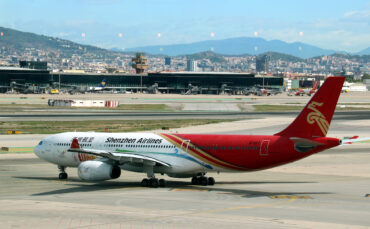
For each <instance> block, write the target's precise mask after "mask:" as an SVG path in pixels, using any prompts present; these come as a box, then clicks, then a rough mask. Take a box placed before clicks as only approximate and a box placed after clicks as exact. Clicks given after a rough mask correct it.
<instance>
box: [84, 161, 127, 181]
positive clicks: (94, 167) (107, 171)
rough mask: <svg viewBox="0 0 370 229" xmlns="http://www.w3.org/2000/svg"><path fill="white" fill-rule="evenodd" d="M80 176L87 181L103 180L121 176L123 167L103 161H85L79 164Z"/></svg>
mask: <svg viewBox="0 0 370 229" xmlns="http://www.w3.org/2000/svg"><path fill="white" fill-rule="evenodd" d="M78 176H79V177H80V178H81V179H82V180H87V181H103V180H109V179H116V178H118V177H120V176H121V168H120V167H118V166H114V165H111V164H108V163H105V162H102V161H84V162H82V163H81V164H80V165H79V166H78Z"/></svg>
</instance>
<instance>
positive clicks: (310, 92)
mask: <svg viewBox="0 0 370 229" xmlns="http://www.w3.org/2000/svg"><path fill="white" fill-rule="evenodd" d="M317 86H319V82H318V81H316V82H315V84H314V85H313V88H311V89H302V88H299V89H298V90H297V91H296V93H295V95H296V96H303V95H308V96H311V95H313V94H315V93H316V90H317Z"/></svg>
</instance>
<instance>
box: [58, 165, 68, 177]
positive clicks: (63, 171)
mask: <svg viewBox="0 0 370 229" xmlns="http://www.w3.org/2000/svg"><path fill="white" fill-rule="evenodd" d="M58 169H59V171H60V173H59V180H66V179H67V178H68V174H67V173H66V167H65V166H61V165H58Z"/></svg>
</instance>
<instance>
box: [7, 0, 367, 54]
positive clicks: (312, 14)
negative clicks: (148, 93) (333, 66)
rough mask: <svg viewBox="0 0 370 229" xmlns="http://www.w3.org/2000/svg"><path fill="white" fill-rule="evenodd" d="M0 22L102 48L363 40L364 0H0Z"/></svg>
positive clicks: (334, 44)
mask: <svg viewBox="0 0 370 229" xmlns="http://www.w3.org/2000/svg"><path fill="white" fill-rule="evenodd" d="M0 26H2V27H8V28H12V29H17V30H21V31H26V32H33V33H37V34H43V35H48V36H53V37H59V38H63V39H67V40H71V41H74V42H78V43H83V44H90V45H96V46H98V47H102V48H120V49H125V48H133V47H139V46H149V45H167V44H182V43H192V42H197V41H204V40H221V39H226V38H234V37H260V38H264V39H266V40H275V39H277V40H282V41H286V42H304V43H307V44H311V45H315V46H318V47H320V48H325V49H333V50H337V51H347V52H358V51H361V50H363V49H365V48H368V47H370V0H367V1H365V0H351V1H347V0H343V1H341V0H310V1H299V0H140V1H138V0H63V1H60V0H59V1H56V0H0Z"/></svg>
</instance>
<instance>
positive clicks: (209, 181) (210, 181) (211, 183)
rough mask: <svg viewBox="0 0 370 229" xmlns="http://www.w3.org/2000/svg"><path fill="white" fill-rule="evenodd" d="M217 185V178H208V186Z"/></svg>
mask: <svg viewBox="0 0 370 229" xmlns="http://www.w3.org/2000/svg"><path fill="white" fill-rule="evenodd" d="M215 183H216V181H215V178H213V177H209V178H208V185H214V184H215Z"/></svg>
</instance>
